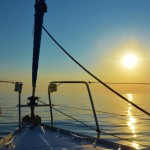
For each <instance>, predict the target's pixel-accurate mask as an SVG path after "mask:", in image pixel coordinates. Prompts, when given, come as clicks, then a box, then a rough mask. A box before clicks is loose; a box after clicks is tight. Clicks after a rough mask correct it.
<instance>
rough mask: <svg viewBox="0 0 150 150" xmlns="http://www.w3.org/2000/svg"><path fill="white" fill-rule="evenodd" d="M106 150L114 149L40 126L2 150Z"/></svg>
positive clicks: (24, 133)
mask: <svg viewBox="0 0 150 150" xmlns="http://www.w3.org/2000/svg"><path fill="white" fill-rule="evenodd" d="M10 147H13V149H14V150H92V149H94V150H104V149H112V148H105V147H101V146H100V145H96V144H95V143H93V142H90V141H87V140H86V139H84V138H78V137H77V138H76V137H75V136H73V135H71V134H70V135H68V134H60V133H59V132H56V131H51V130H47V129H46V130H44V129H43V127H41V126H38V127H36V128H34V129H30V128H27V129H25V130H24V131H23V132H22V133H21V134H18V135H17V136H16V137H14V139H13V142H12V144H10V145H9V146H5V147H4V148H3V149H2V150H8V149H9V148H10Z"/></svg>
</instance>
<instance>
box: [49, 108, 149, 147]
mask: <svg viewBox="0 0 150 150" xmlns="http://www.w3.org/2000/svg"><path fill="white" fill-rule="evenodd" d="M52 108H53V109H54V110H56V111H57V112H59V113H61V114H63V115H65V116H67V117H69V118H71V119H73V120H75V121H77V122H79V123H81V124H83V125H84V126H86V127H89V128H91V129H92V130H95V131H97V130H96V129H95V128H93V127H92V126H89V125H87V124H85V123H84V122H82V121H80V120H78V119H75V118H74V117H72V116H70V115H67V114H66V113H64V112H62V111H60V110H59V109H56V108H54V107H53V106H52ZM100 133H103V134H105V135H110V136H112V137H115V138H117V139H120V140H124V141H128V142H131V143H133V141H132V140H129V139H125V138H122V137H119V136H117V135H114V134H111V133H107V132H105V131H102V130H100ZM136 144H138V145H140V146H144V147H147V148H150V146H147V145H144V144H141V143H137V142H136Z"/></svg>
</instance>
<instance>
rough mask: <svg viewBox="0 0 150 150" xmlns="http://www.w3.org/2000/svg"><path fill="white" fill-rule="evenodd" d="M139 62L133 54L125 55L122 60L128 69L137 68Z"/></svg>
mask: <svg viewBox="0 0 150 150" xmlns="http://www.w3.org/2000/svg"><path fill="white" fill-rule="evenodd" d="M137 62H138V59H137V57H136V56H135V55H133V54H128V55H125V56H124V57H123V59H122V63H123V65H124V66H125V67H127V68H133V67H135V66H136V64H137Z"/></svg>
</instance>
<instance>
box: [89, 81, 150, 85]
mask: <svg viewBox="0 0 150 150" xmlns="http://www.w3.org/2000/svg"><path fill="white" fill-rule="evenodd" d="M88 83H89V84H91V83H99V82H93V81H88ZM104 83H105V84H133V85H134V84H143V85H150V83H146V82H127V83H125V82H104Z"/></svg>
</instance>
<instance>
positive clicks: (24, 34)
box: [0, 0, 150, 92]
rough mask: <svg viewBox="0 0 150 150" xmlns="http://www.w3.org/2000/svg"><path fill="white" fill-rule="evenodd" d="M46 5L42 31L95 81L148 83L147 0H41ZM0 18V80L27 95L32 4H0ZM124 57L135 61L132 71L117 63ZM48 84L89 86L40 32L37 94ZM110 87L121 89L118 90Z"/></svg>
mask: <svg viewBox="0 0 150 150" xmlns="http://www.w3.org/2000/svg"><path fill="white" fill-rule="evenodd" d="M46 3H47V5H48V12H47V13H46V14H45V16H44V23H43V25H44V27H45V28H46V29H47V30H48V31H49V32H50V33H51V34H52V35H53V36H54V37H55V39H56V40H57V41H58V42H59V43H60V44H61V45H62V46H63V48H64V49H65V50H67V51H68V52H69V54H71V55H72V56H73V57H74V58H75V59H77V60H78V61H79V62H80V63H81V64H82V65H83V66H85V67H86V68H87V69H88V70H89V71H91V72H92V73H93V74H95V75H96V76H97V77H98V78H100V79H101V80H102V81H104V82H125V83H127V82H150V79H149V76H150V69H149V66H150V42H149V40H150V34H149V31H150V16H149V14H150V7H149V6H150V1H149V0H46ZM0 18H1V21H0V79H3V80H15V81H21V82H23V84H24V87H23V90H24V91H25V92H31V87H32V85H31V83H32V79H31V78H32V51H33V29H34V0H26V1H25V0H13V1H11V0H1V1H0ZM127 54H133V55H134V56H135V57H136V59H137V60H138V61H137V63H136V65H135V66H134V67H132V68H128V67H127V66H126V65H123V64H122V59H123V57H125V56H126V55H127ZM53 80H84V81H95V80H94V79H92V78H91V77H90V76H89V75H88V74H86V73H85V72H84V71H82V69H80V68H79V67H78V66H77V65H76V64H74V62H72V61H71V60H70V59H69V58H68V57H67V56H66V55H65V54H64V53H63V52H62V51H61V50H60V49H59V48H58V47H57V46H56V45H55V44H54V43H53V42H52V41H51V39H50V38H49V37H48V36H47V34H46V33H45V32H44V31H43V33H42V41H41V50H40V59H39V70H38V79H37V90H39V91H47V86H48V83H49V82H50V81H53ZM113 86H114V85H113ZM115 88H116V90H120V91H121V92H123V91H125V90H126V89H125V88H123V87H122V86H121V89H120V87H118V86H116V87H115ZM134 88H135V87H134ZM128 89H132V87H131V88H130V87H128ZM136 90H137V91H138V92H139V91H143V92H144V91H148V90H150V88H148V87H146V88H145V87H143V88H142V89H141V88H140V90H139V88H138V87H136V88H135V89H134V91H135V92H136Z"/></svg>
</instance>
